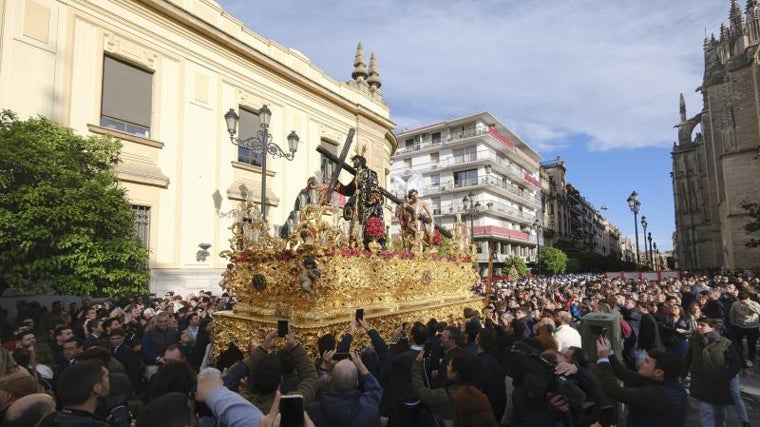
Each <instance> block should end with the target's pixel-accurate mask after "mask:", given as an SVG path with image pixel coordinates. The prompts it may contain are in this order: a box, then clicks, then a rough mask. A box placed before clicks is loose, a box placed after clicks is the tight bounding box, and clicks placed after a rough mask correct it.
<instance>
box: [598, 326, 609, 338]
mask: <svg viewBox="0 0 760 427" xmlns="http://www.w3.org/2000/svg"><path fill="white" fill-rule="evenodd" d="M599 337H600V338H601V337H604V338H607V328H602V332H599Z"/></svg>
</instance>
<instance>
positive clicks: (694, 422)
mask: <svg viewBox="0 0 760 427" xmlns="http://www.w3.org/2000/svg"><path fill="white" fill-rule="evenodd" d="M741 386H742V387H741V390H742V397H743V398H744V406H746V407H747V414H748V415H749V422H750V425H753V426H760V369H758V367H757V366H756V367H754V368H752V369H751V370H750V372H749V375H747V376H742V377H741ZM689 400H690V403H691V408H690V409H689V416H688V418H687V421H686V425H687V426H690V427H691V426H695V427H696V426H701V425H702V423H701V421H700V419H699V404H698V403H697V401H696V399H694V398H691V397H690V398H689ZM741 425H742V423H741V421H740V420H739V417H738V416H737V415H736V409H735V408H734V407H733V406H729V407H728V410H727V412H726V427H734V426H738V427H741Z"/></svg>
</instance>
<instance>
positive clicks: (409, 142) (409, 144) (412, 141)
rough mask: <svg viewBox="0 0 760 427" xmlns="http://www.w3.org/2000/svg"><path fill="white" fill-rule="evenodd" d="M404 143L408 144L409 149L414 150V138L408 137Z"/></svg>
mask: <svg viewBox="0 0 760 427" xmlns="http://www.w3.org/2000/svg"><path fill="white" fill-rule="evenodd" d="M404 144H405V145H406V149H407V150H413V149H414V138H411V139H407V140H406V141H404Z"/></svg>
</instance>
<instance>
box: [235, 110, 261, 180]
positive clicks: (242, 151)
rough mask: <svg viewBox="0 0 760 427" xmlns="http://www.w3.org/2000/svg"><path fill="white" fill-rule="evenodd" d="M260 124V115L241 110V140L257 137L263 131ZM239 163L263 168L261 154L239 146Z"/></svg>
mask: <svg viewBox="0 0 760 427" xmlns="http://www.w3.org/2000/svg"><path fill="white" fill-rule="evenodd" d="M260 124H261V121H260V120H259V114H258V113H254V112H253V111H250V110H246V109H245V108H242V107H241V108H240V125H239V132H240V133H239V138H240V139H241V140H244V139H248V138H251V137H255V136H257V134H258V131H259V129H261V126H260ZM238 162H240V163H247V164H249V165H253V166H261V153H258V152H254V151H253V150H251V149H250V148H245V147H240V146H238Z"/></svg>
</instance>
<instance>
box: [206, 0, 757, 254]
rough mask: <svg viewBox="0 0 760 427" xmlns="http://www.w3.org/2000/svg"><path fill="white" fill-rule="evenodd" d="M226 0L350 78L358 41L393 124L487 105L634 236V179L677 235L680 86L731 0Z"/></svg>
mask: <svg viewBox="0 0 760 427" xmlns="http://www.w3.org/2000/svg"><path fill="white" fill-rule="evenodd" d="M219 4H220V5H221V6H222V7H223V8H224V9H225V11H226V12H227V13H229V14H231V15H232V16H234V17H236V18H237V19H239V20H241V21H242V22H243V23H244V24H245V25H246V26H247V27H248V28H250V29H251V30H253V31H254V32H256V33H258V34H260V35H262V36H263V37H266V38H269V39H272V40H274V41H276V42H278V43H280V44H282V45H283V46H286V47H290V48H293V49H296V50H298V51H300V52H302V53H304V54H305V55H306V56H307V57H309V59H310V60H311V61H312V62H314V63H315V64H316V65H317V66H318V67H320V68H322V69H323V70H324V71H325V73H326V74H327V75H329V76H330V77H332V78H334V79H336V80H340V81H347V80H349V79H350V78H351V77H350V76H351V71H352V70H353V65H352V63H353V59H354V53H355V50H356V44H357V43H358V42H362V44H363V46H364V51H365V55H366V58H367V60H369V55H370V53H372V52H374V53H376V54H377V59H378V65H379V69H380V79H381V81H382V83H383V86H382V88H381V90H382V91H383V94H384V98H385V100H386V102H387V103H388V105H389V106H390V109H391V119H392V120H393V121H394V122H395V123H396V124H397V125H398V126H399V129H404V128H413V127H417V126H419V125H422V124H426V123H431V122H437V121H440V120H444V119H446V118H451V117H454V116H457V115H462V114H465V113H470V112H474V111H478V110H488V111H490V112H492V113H493V114H494V115H495V116H496V117H497V118H498V119H499V120H500V121H501V122H502V123H504V124H505V125H506V126H508V127H509V128H511V129H513V130H514V131H515V133H517V134H518V135H520V137H521V138H522V139H523V140H524V141H526V142H527V143H528V144H530V145H531V146H533V147H534V148H535V149H536V150H537V151H538V152H539V153H541V155H542V156H543V157H544V159H545V160H551V159H554V158H555V157H556V156H562V157H563V158H564V159H565V161H566V162H567V168H568V179H569V181H570V182H572V183H573V184H574V185H575V186H576V187H578V188H579V189H580V190H581V192H582V193H583V195H584V196H585V197H586V199H587V200H589V201H590V202H591V203H592V204H594V205H595V206H596V207H597V208H598V207H601V206H602V205H606V206H607V207H608V210H607V211H605V213H606V216H607V217H608V218H609V219H610V221H612V222H613V223H614V224H616V225H617V226H618V227H619V228H620V230H621V232H622V233H623V234H624V235H626V236H630V237H631V238H633V235H634V230H633V216H632V214H631V212H630V210H629V209H628V206H627V204H626V198H627V197H628V195H629V194H630V193H631V191H632V190H636V191H637V192H638V193H639V200H641V202H642V210H641V214H644V215H646V216H647V219H648V221H649V231H651V232H652V236H653V240H654V241H656V242H657V246H658V248H659V249H662V250H668V249H670V248H671V247H672V240H671V237H672V233H673V229H674V218H673V196H672V190H671V188H672V185H671V180H670V175H669V174H670V170H671V159H670V150H671V148H672V145H673V141H675V140H676V138H677V133H676V130H675V129H673V126H674V125H675V124H677V123H678V120H679V116H678V96H679V94H680V93H683V94H684V96H685V98H686V108H687V115H688V116H689V117H691V116H693V115H694V114H696V113H697V112H698V111H699V109H701V105H702V99H701V95H700V94H699V93H696V92H695V89H696V88H697V87H699V86H700V84H701V83H702V71H703V69H704V62H703V58H704V56H703V50H702V43H703V41H704V38H705V34H708V35H709V34H710V33H717V32H718V31H719V27H720V24H721V22H727V21H728V12H729V8H730V5H731V1H730V0H689V1H667V2H663V1H659V0H615V1H606V0H569V1H561V2H560V1H525V0H415V1H409V0H377V1H374V2H354V1H338V0H320V1H314V0H309V1H306V0H280V1H278V2H258V1H256V2H252V1H250V0H220V1H219ZM744 5H745V3H744V1H743V0H742V1H741V2H740V7H741V9H742V10H744ZM641 248H642V250H643V243H642V245H641Z"/></svg>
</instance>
